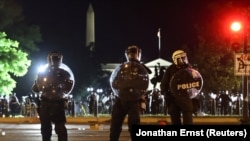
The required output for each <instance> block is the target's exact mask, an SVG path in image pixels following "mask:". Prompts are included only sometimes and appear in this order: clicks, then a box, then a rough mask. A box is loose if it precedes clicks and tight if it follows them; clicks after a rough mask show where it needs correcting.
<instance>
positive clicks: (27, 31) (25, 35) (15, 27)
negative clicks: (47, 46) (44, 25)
mask: <svg viewBox="0 0 250 141" xmlns="http://www.w3.org/2000/svg"><path fill="white" fill-rule="evenodd" d="M19 2H21V1H18V0H0V31H4V32H5V33H6V34H7V35H8V37H10V38H11V39H13V40H17V41H18V42H19V48H20V49H22V50H23V51H25V52H28V53H31V52H34V51H39V48H38V47H37V46H36V43H39V42H41V41H42V36H41V34H40V27H39V26H38V25H34V24H30V23H28V22H27V20H26V19H25V17H24V16H23V15H22V12H23V11H22V6H21V3H19Z"/></svg>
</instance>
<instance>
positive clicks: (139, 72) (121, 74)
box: [110, 46, 150, 141]
mask: <svg viewBox="0 0 250 141" xmlns="http://www.w3.org/2000/svg"><path fill="white" fill-rule="evenodd" d="M125 55H126V58H127V62H125V63H123V64H121V65H119V66H118V67H117V68H116V69H115V70H114V71H113V73H112V74H111V78H110V83H111V87H112V90H113V92H114V93H115V94H116V95H117V96H118V97H117V98H116V101H115V103H114V106H113V110H112V114H111V125H110V141H118V140H119V137H120V133H121V131H122V125H123V121H124V119H125V117H126V115H128V127H129V132H130V135H132V133H131V132H132V125H135V124H140V114H141V103H142V102H143V101H142V100H143V98H142V97H143V96H144V94H145V93H146V90H147V88H148V82H149V76H148V73H150V70H149V69H148V68H147V67H146V66H144V65H143V64H141V63H140V58H141V50H140V49H139V48H138V47H137V46H130V47H128V49H127V50H126V51H125Z"/></svg>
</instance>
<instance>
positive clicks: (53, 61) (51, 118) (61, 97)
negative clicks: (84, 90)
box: [32, 51, 74, 141]
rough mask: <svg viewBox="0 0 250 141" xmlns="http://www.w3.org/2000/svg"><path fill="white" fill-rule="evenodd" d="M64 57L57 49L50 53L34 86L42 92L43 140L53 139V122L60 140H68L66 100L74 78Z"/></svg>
mask: <svg viewBox="0 0 250 141" xmlns="http://www.w3.org/2000/svg"><path fill="white" fill-rule="evenodd" d="M62 59H63V56H62V54H61V53H59V52H57V51H53V52H51V53H49V54H48V57H47V60H48V66H47V68H46V69H45V70H44V71H43V72H39V73H38V75H37V78H36V80H35V83H34V85H33V87H32V90H33V91H34V92H36V93H41V96H40V100H41V101H40V103H39V104H40V105H39V107H40V108H39V112H38V113H39V116H40V121H41V133H42V139H43V141H51V136H52V123H54V124H55V132H56V134H57V135H58V141H68V134H67V129H66V126H65V123H66V115H65V107H66V104H65V102H66V101H67V99H66V98H67V95H68V94H69V93H70V92H71V90H72V89H73V86H74V78H73V76H72V72H71V71H70V69H69V68H68V67H67V66H66V65H65V64H63V63H62Z"/></svg>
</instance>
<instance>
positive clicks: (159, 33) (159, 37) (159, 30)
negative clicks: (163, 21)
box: [157, 28, 161, 58]
mask: <svg viewBox="0 0 250 141" xmlns="http://www.w3.org/2000/svg"><path fill="white" fill-rule="evenodd" d="M157 37H158V41H159V58H160V57H161V54H160V53H161V29H160V28H159V29H158V32H157Z"/></svg>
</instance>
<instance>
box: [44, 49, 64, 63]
mask: <svg viewBox="0 0 250 141" xmlns="http://www.w3.org/2000/svg"><path fill="white" fill-rule="evenodd" d="M62 59H63V55H62V54H61V53H60V52H57V51H52V52H50V53H49V54H48V56H47V60H48V63H49V66H53V67H59V66H60V65H61V64H62Z"/></svg>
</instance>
